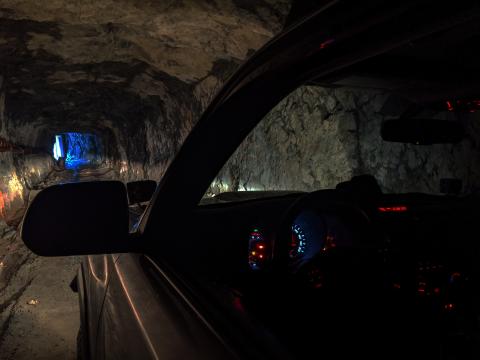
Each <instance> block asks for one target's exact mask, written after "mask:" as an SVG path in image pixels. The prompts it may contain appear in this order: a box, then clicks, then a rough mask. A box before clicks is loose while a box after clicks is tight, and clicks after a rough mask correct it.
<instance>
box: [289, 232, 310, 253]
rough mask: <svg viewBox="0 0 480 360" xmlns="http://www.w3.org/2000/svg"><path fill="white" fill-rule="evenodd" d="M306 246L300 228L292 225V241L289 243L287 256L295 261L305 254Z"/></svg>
mask: <svg viewBox="0 0 480 360" xmlns="http://www.w3.org/2000/svg"><path fill="white" fill-rule="evenodd" d="M306 246H307V238H306V236H305V233H304V231H303V229H302V227H301V226H300V225H298V224H293V225H292V240H291V242H290V250H289V255H290V258H291V259H295V258H297V257H299V256H301V255H303V254H304V253H305V248H306Z"/></svg>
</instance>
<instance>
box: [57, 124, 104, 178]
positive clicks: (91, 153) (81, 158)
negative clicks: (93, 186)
mask: <svg viewBox="0 0 480 360" xmlns="http://www.w3.org/2000/svg"><path fill="white" fill-rule="evenodd" d="M64 148H65V149H66V151H65V150H64ZM101 153H102V147H101V143H100V141H99V139H98V138H97V136H95V135H93V134H88V133H76V132H68V133H63V134H60V135H56V136H55V144H54V146H53V156H54V158H55V159H57V160H58V159H59V158H60V157H63V158H65V168H67V169H78V168H80V167H82V166H85V165H92V164H98V163H100V162H101V159H102V154H101Z"/></svg>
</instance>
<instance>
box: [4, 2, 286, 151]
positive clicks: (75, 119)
mask: <svg viewBox="0 0 480 360" xmlns="http://www.w3.org/2000/svg"><path fill="white" fill-rule="evenodd" d="M288 10H289V1H288V0H262V1H252V0H230V1H229V0H216V1H215V0H210V1H208V0H204V1H198V0H190V1H186V0H184V1H177V0H175V1H143V0H138V1H136V0H130V1H127V0H122V1H114V0H95V1H94V0H89V1H75V2H72V1H67V0H48V1H47V0H45V1H41V2H40V1H36V0H24V1H19V0H2V1H1V5H0V59H1V61H0V116H1V118H0V136H3V137H4V138H9V139H12V141H15V142H19V143H25V144H28V143H30V144H33V143H35V141H37V142H38V139H37V138H38V136H42V135H39V134H45V133H46V132H47V133H50V132H51V133H53V132H56V131H57V132H58V131H65V130H86V129H94V130H95V129H96V130H102V129H103V128H112V127H116V128H117V130H115V131H116V132H122V131H123V132H124V133H128V132H129V131H130V132H131V131H134V130H135V128H136V127H137V126H138V124H139V123H142V122H146V121H151V120H152V119H153V118H158V117H159V116H161V117H163V118H165V119H170V122H172V121H174V119H173V118H172V114H171V113H172V112H175V113H177V114H179V116H183V117H186V118H190V119H189V120H188V121H187V123H189V124H191V122H192V121H193V120H192V119H191V118H192V117H195V116H196V115H198V114H199V113H200V111H201V110H202V109H203V108H204V107H205V105H206V104H207V103H208V102H209V100H210V99H211V97H212V95H213V94H214V93H215V91H216V90H217V89H218V86H219V85H220V84H221V83H222V82H223V81H224V80H225V78H226V77H227V76H228V75H229V74H230V73H231V72H232V71H233V69H235V68H236V67H237V66H238V64H239V63H240V62H241V61H243V60H244V59H245V58H246V57H247V56H248V55H249V54H250V53H251V52H252V51H254V50H255V49H258V48H259V47H260V46H261V45H263V44H264V43H265V42H266V41H267V40H268V39H270V38H271V37H272V36H273V35H274V34H275V33H276V32H278V31H279V30H280V29H281V28H282V26H283V23H284V21H285V18H286V16H287V14H288ZM2 110H3V111H2ZM184 127H189V125H188V124H187V125H184V124H179V125H178V126H177V128H176V129H173V128H172V124H170V125H168V126H167V125H166V132H167V133H168V132H169V131H170V132H179V131H180V132H181V131H185V129H182V128H184ZM170 135H171V136H173V137H175V136H177V137H178V136H179V135H178V134H170Z"/></svg>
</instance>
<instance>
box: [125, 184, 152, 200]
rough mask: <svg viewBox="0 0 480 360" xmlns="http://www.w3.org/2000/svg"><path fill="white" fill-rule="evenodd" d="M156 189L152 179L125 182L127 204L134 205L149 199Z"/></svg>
mask: <svg viewBox="0 0 480 360" xmlns="http://www.w3.org/2000/svg"><path fill="white" fill-rule="evenodd" d="M156 189H157V182H156V181H153V180H139V181H131V182H129V183H127V192H128V204H129V205H135V204H139V203H142V202H147V201H150V199H151V198H152V196H153V193H154V192H155V190H156Z"/></svg>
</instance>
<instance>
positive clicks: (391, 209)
mask: <svg viewBox="0 0 480 360" xmlns="http://www.w3.org/2000/svg"><path fill="white" fill-rule="evenodd" d="M378 211H380V212H405V211H408V208H407V207H406V206H404V205H401V206H381V207H379V208H378Z"/></svg>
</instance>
